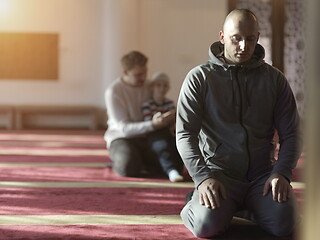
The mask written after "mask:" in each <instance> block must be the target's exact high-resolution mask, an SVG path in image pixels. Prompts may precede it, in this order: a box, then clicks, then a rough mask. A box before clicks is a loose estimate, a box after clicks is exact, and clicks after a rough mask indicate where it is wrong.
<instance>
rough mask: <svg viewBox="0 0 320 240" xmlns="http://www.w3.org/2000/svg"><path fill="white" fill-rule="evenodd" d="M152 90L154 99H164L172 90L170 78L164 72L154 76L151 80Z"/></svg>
mask: <svg viewBox="0 0 320 240" xmlns="http://www.w3.org/2000/svg"><path fill="white" fill-rule="evenodd" d="M150 88H151V91H152V95H153V98H157V99H159V98H164V97H165V96H166V94H167V93H168V91H169V89H170V79H169V76H168V75H167V74H165V73H162V72H157V73H155V74H153V75H152V77H151V80H150Z"/></svg>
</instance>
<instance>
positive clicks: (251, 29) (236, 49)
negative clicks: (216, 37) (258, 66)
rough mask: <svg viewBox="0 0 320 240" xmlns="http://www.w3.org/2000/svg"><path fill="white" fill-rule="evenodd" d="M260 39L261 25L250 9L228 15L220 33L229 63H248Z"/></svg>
mask: <svg viewBox="0 0 320 240" xmlns="http://www.w3.org/2000/svg"><path fill="white" fill-rule="evenodd" d="M258 39H259V24H258V19H257V17H256V15H255V14H254V13H253V12H251V11H250V10H248V9H235V10H233V11H232V12H230V13H229V14H228V16H227V17H226V19H225V21H224V24H223V31H220V41H221V43H222V44H224V58H225V61H226V62H227V63H232V64H243V63H245V62H248V61H249V60H250V59H251V57H252V55H253V52H254V50H255V47H256V44H257V42H258Z"/></svg>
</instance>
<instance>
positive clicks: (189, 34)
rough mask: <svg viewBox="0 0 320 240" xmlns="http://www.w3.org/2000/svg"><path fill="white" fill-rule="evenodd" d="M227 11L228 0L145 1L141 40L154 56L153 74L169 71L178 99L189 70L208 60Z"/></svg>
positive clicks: (151, 60) (173, 90)
mask: <svg viewBox="0 0 320 240" xmlns="http://www.w3.org/2000/svg"><path fill="white" fill-rule="evenodd" d="M226 13H227V1H212V0H201V1H198V0H151V1H150V0H142V6H141V26H142V29H141V33H142V36H143V38H142V39H141V42H142V46H143V48H144V50H145V52H146V54H147V55H148V56H150V64H149V66H150V68H149V73H150V76H151V75H152V73H153V72H155V71H164V72H166V73H168V74H169V76H170V78H171V81H172V82H171V85H172V87H171V91H170V92H169V97H170V98H171V99H173V100H175V101H176V100H177V97H178V94H179V90H180V86H181V83H182V81H183V79H184V77H185V76H186V74H187V72H188V71H189V70H191V68H193V67H194V66H196V65H199V64H201V63H204V62H206V61H207V60H208V50H209V46H210V45H211V43H213V42H214V41H217V40H218V39H219V38H218V37H219V31H220V30H221V27H222V24H223V20H224V18H225V15H226Z"/></svg>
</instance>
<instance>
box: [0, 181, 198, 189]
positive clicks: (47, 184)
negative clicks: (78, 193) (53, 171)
mask: <svg viewBox="0 0 320 240" xmlns="http://www.w3.org/2000/svg"><path fill="white" fill-rule="evenodd" d="M0 187H11V188H128V187H130V188H157V187H158V188H193V187H194V184H193V183H191V182H185V183H171V182H14V181H12V182H11V181H10V182H9V181H1V182H0Z"/></svg>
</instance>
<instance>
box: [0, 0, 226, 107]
mask: <svg viewBox="0 0 320 240" xmlns="http://www.w3.org/2000/svg"><path fill="white" fill-rule="evenodd" d="M0 1H1V2H2V3H6V4H7V9H0V31H1V32H37V33H41V32H43V33H59V34H60V64H59V65H60V71H59V76H60V77H59V80H57V81H53V80H21V79H20V80H19V79H14V80H6V79H0V86H1V87H0V104H15V105H20V104H62V105H63V104H68V105H72V104H86V105H95V106H100V107H104V96H103V95H104V89H105V88H106V87H107V86H108V85H109V84H110V83H111V82H112V81H113V80H114V79H115V78H116V77H117V76H119V75H120V74H121V68H120V63H119V61H120V58H121V56H122V55H123V54H125V53H127V52H128V51H130V50H133V49H135V50H140V51H142V52H144V53H145V54H146V55H147V56H148V57H149V76H151V74H152V73H153V72H155V71H164V72H167V73H168V74H169V75H170V77H171V78H172V90H171V91H170V93H169V97H171V98H172V99H174V100H176V98H177V95H178V92H179V89H180V86H181V82H182V81H183V78H184V77H185V75H186V73H187V72H188V71H189V70H190V69H191V68H192V67H193V66H195V65H198V64H200V63H203V62H205V61H206V60H207V59H208V54H207V52H208V48H209V45H210V43H211V42H213V41H215V40H217V39H218V31H219V30H220V27H221V25H222V22H223V19H224V16H225V15H226V12H227V1H226V0H225V1H212V0H201V1H199V0H0ZM0 6H1V4H0Z"/></svg>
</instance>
